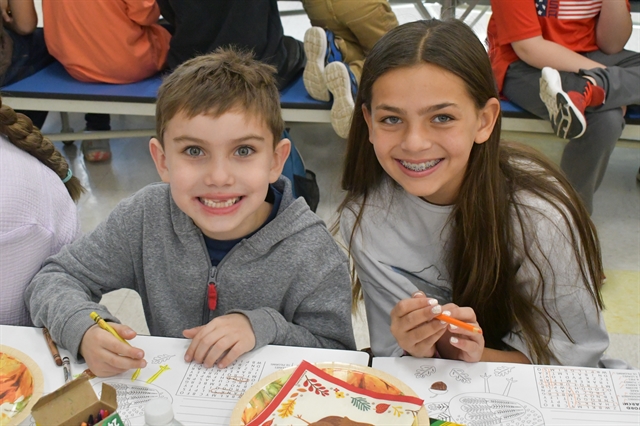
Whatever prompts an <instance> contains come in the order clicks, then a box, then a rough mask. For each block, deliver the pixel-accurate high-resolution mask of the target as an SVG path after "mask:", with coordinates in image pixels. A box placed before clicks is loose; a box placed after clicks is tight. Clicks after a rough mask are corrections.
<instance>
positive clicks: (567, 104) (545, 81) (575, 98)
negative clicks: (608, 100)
mask: <svg viewBox="0 0 640 426" xmlns="http://www.w3.org/2000/svg"><path fill="white" fill-rule="evenodd" d="M586 81H587V84H586V86H585V89H584V92H582V93H580V92H576V91H569V92H565V91H564V90H562V80H561V79H560V73H559V72H558V70H555V69H553V68H549V67H544V68H543V69H542V76H541V77H540V99H542V101H543V102H544V104H545V105H546V107H547V111H549V120H551V127H553V130H554V132H555V133H556V135H558V136H559V137H561V138H563V139H575V138H579V137H580V136H582V135H583V134H584V131H585V130H586V129H587V121H586V119H585V117H584V110H585V109H586V108H587V107H590V106H599V105H602V104H603V103H604V100H605V92H604V89H603V88H602V87H599V86H596V85H595V84H593V83H591V81H589V80H586Z"/></svg>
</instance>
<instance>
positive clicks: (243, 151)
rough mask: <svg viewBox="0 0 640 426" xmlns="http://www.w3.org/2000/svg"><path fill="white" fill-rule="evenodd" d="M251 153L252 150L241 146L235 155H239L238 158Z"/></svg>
mask: <svg viewBox="0 0 640 426" xmlns="http://www.w3.org/2000/svg"><path fill="white" fill-rule="evenodd" d="M253 152H254V150H253V148H251V147H248V146H241V147H240V148H238V149H237V150H236V154H237V155H239V156H240V157H247V156H249V155H251V154H252V153H253Z"/></svg>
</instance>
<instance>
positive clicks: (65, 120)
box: [60, 111, 75, 145]
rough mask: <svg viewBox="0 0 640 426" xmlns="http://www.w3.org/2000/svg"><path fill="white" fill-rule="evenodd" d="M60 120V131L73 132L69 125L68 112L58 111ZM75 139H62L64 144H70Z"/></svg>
mask: <svg viewBox="0 0 640 426" xmlns="http://www.w3.org/2000/svg"><path fill="white" fill-rule="evenodd" d="M60 121H61V122H62V129H61V130H60V133H73V128H71V126H70V125H69V113H68V112H62V111H61V112H60ZM74 142H75V141H63V142H62V143H64V144H65V145H71V144H72V143H74Z"/></svg>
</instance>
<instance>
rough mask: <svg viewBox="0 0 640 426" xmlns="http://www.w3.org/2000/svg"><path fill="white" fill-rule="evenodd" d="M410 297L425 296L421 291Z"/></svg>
mask: <svg viewBox="0 0 640 426" xmlns="http://www.w3.org/2000/svg"><path fill="white" fill-rule="evenodd" d="M411 297H425V294H424V293H423V292H421V291H416V292H415V293H413V294H412V295H411Z"/></svg>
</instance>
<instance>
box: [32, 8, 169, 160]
mask: <svg viewBox="0 0 640 426" xmlns="http://www.w3.org/2000/svg"><path fill="white" fill-rule="evenodd" d="M42 12H43V18H44V37H45V42H46V44H47V48H48V49H49V52H50V53H51V55H53V57H55V58H56V59H57V60H58V61H59V62H60V63H61V64H62V65H63V66H64V67H65V69H66V70H67V72H68V73H69V74H70V75H71V76H72V77H74V78H75V79H77V80H80V81H87V82H103V83H114V84H124V83H132V82H136V81H140V80H142V79H144V78H147V77H149V76H151V75H153V74H155V73H157V72H158V71H160V70H161V69H163V68H164V67H165V63H166V60H167V52H168V51H169V41H170V39H171V34H170V33H169V32H168V31H167V30H166V29H165V28H163V27H162V26H160V25H159V24H158V19H159V18H160V9H159V7H158V5H157V4H156V2H155V0H112V1H68V0H43V1H42ZM96 116H97V117H96ZM86 118H87V130H109V129H110V126H109V120H108V116H106V117H105V115H102V114H100V115H98V114H88V117H86ZM92 124H93V125H92ZM96 127H100V128H96ZM82 151H83V153H84V156H85V160H87V161H104V160H108V159H109V158H111V151H110V148H109V141H108V140H106V139H102V140H97V141H83V143H82Z"/></svg>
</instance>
